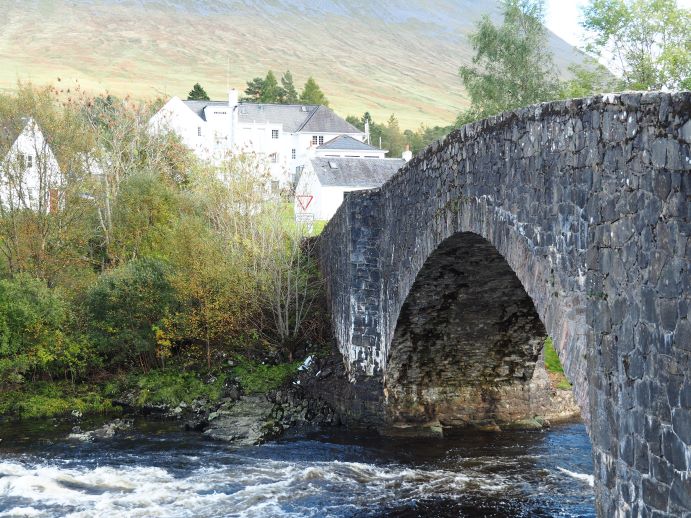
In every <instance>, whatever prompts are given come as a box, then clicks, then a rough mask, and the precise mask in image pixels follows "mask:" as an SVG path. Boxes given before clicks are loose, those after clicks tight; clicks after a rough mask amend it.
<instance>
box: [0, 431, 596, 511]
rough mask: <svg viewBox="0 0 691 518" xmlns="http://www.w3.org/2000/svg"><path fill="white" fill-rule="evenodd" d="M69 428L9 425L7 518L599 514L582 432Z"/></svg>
mask: <svg viewBox="0 0 691 518" xmlns="http://www.w3.org/2000/svg"><path fill="white" fill-rule="evenodd" d="M96 425H97V424H94V427H95V426H96ZM70 426H71V425H69V424H67V423H63V424H60V423H55V422H52V421H48V422H44V423H24V424H7V423H4V424H2V423H0V438H2V441H1V442H0V517H9V516H17V517H19V516H32V517H33V516H40V517H44V516H45V517H53V516H56V517H57V516H60V517H62V516H69V517H103V518H106V517H107V518H111V517H116V516H127V517H130V516H131V517H135V516H142V517H143V516H146V517H150V516H161V517H222V516H233V517H262V518H263V517H284V516H286V517H287V516H291V517H292V516H295V517H298V516H299V517H303V516H309V517H320V518H321V517H327V516H333V517H384V516H397V517H417V516H420V517H434V516H439V517H447V516H449V517H451V516H453V517H457V516H468V517H480V516H486V517H490V516H496V517H547V516H563V517H576V516H579V517H580V516H594V508H593V490H592V486H591V484H592V476H591V475H590V473H591V472H592V463H591V450H590V443H589V440H588V437H587V435H586V432H585V428H584V426H583V425H582V424H568V425H559V426H555V427H553V428H552V429H551V430H549V431H544V432H505V433H501V434H492V433H480V434H478V433H473V434H467V435H465V436H460V437H457V438H453V439H443V440H442V439H391V438H382V437H378V436H376V435H371V434H367V433H358V432H352V431H350V432H345V431H337V432H323V433H319V434H313V435H307V436H300V437H294V438H290V439H284V440H282V441H279V442H274V443H269V444H265V445H262V446H256V447H251V448H242V449H234V448H231V447H229V446H228V445H227V444H225V443H222V442H215V441H210V440H207V439H205V438H204V437H203V436H202V435H200V434H196V433H193V432H183V431H180V430H179V429H177V428H176V427H175V426H173V425H172V424H170V423H161V422H151V421H145V420H137V421H135V424H134V426H133V428H132V429H131V430H129V431H127V432H124V433H122V434H121V435H118V436H116V437H114V438H112V439H106V440H100V441H93V442H83V441H79V440H68V439H67V436H68V434H69V432H70ZM82 427H83V428H84V427H85V426H84V425H82Z"/></svg>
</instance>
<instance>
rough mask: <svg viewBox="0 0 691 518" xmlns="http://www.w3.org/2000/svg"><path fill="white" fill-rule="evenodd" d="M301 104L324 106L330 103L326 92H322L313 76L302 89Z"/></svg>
mask: <svg viewBox="0 0 691 518" xmlns="http://www.w3.org/2000/svg"><path fill="white" fill-rule="evenodd" d="M300 102H301V103H302V104H321V105H324V106H328V105H329V101H328V100H327V99H326V96H325V95H324V92H322V91H321V88H319V85H318V84H317V82H316V81H315V80H314V78H313V77H311V76H310V78H309V79H308V80H307V82H306V83H305V87H304V88H303V89H302V93H301V94H300Z"/></svg>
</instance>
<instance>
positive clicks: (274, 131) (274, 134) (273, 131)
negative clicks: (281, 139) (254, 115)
mask: <svg viewBox="0 0 691 518" xmlns="http://www.w3.org/2000/svg"><path fill="white" fill-rule="evenodd" d="M271 138H272V139H277V138H278V130H277V129H275V130H271Z"/></svg>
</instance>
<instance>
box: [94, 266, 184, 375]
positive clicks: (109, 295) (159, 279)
mask: <svg viewBox="0 0 691 518" xmlns="http://www.w3.org/2000/svg"><path fill="white" fill-rule="evenodd" d="M170 271H171V268H170V267H169V266H168V265H167V264H166V263H164V262H162V261H159V260H155V259H135V260H133V261H130V262H129V263H128V264H127V265H125V266H122V267H119V268H117V269H115V270H113V271H112V272H109V273H107V274H104V275H102V276H101V277H100V278H99V279H98V281H97V282H96V284H95V285H94V286H93V287H92V288H91V289H90V290H89V293H88V294H87V297H86V308H87V314H88V317H89V324H90V335H91V336H92V338H93V340H94V342H95V343H96V345H97V349H98V351H99V352H100V353H101V354H102V355H103V357H104V358H105V359H106V360H107V361H108V363H109V364H110V365H111V366H112V365H122V364H132V363H135V362H136V363H138V364H139V366H140V367H142V368H143V369H144V370H146V369H148V368H150V367H151V366H152V365H153V363H154V362H155V361H156V359H155V352H156V335H155V331H154V327H155V326H156V325H157V324H158V323H160V321H161V320H162V319H163V318H164V317H165V315H166V314H168V313H169V312H170V311H171V310H172V309H173V307H174V305H175V303H176V299H175V290H174V289H173V287H172V285H171V284H170V282H169V280H168V276H169V272H170Z"/></svg>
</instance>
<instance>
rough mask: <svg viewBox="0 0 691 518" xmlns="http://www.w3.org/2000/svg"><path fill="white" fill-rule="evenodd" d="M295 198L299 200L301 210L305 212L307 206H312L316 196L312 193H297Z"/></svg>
mask: <svg viewBox="0 0 691 518" xmlns="http://www.w3.org/2000/svg"><path fill="white" fill-rule="evenodd" d="M295 199H296V200H297V201H298V205H299V206H300V210H301V211H302V212H305V211H306V210H307V207H309V206H310V203H312V200H313V199H314V196H312V195H311V194H296V195H295Z"/></svg>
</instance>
